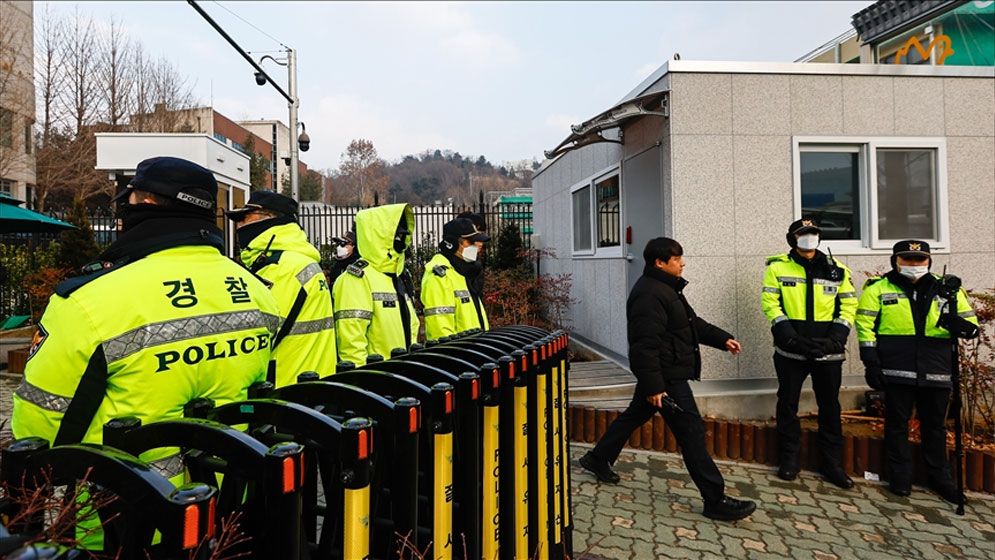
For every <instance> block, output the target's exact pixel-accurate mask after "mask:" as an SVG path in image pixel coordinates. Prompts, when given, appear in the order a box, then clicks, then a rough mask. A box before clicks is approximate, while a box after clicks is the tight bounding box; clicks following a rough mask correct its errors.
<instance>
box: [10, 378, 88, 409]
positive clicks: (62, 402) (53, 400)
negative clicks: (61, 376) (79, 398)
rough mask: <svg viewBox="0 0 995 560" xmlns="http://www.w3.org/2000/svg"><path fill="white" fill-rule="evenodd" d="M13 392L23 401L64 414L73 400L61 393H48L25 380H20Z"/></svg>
mask: <svg viewBox="0 0 995 560" xmlns="http://www.w3.org/2000/svg"><path fill="white" fill-rule="evenodd" d="M14 394H15V395H17V396H18V397H20V398H21V400H23V401H25V402H29V403H31V404H33V405H35V406H38V407H41V408H44V409H45V410H49V411H51V412H60V413H62V414H65V413H66V411H67V410H69V403H71V402H73V399H72V398H71V397H63V396H62V395H56V394H55V393H50V392H48V391H46V390H44V389H42V388H41V387H36V386H34V385H32V384H30V383H28V382H27V380H21V385H20V386H19V387H18V388H17V389H16V390H15V391H14Z"/></svg>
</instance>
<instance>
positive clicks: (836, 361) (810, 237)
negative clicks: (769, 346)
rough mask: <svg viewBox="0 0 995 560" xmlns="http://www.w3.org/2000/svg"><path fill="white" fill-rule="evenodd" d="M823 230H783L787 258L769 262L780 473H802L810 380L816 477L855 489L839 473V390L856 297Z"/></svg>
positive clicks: (802, 225) (767, 304) (803, 225)
mask: <svg viewBox="0 0 995 560" xmlns="http://www.w3.org/2000/svg"><path fill="white" fill-rule="evenodd" d="M820 234H821V231H820V230H819V227H818V226H817V225H816V223H815V222H814V221H813V220H810V219H802V220H797V221H795V222H794V223H792V224H791V226H790V227H789V228H788V233H787V236H786V238H787V241H788V245H790V246H791V251H790V252H788V253H785V254H781V255H775V256H772V257H769V258H768V259H767V269H766V271H765V272H764V280H763V296H762V301H763V312H764V315H766V317H767V320H768V321H770V324H771V332H772V333H773V335H774V369H775V370H776V372H777V382H778V389H777V414H776V418H777V436H778V448H779V450H780V466H779V468H778V471H777V474H778V476H779V477H781V478H782V479H784V480H794V479H795V478H796V477H797V476H798V471H799V468H800V461H799V453H800V451H801V426H800V424H799V422H798V401H799V398H800V396H801V390H802V383H803V382H804V381H805V378H806V377H808V376H809V374H811V375H812V389H813V390H814V392H815V399H816V402H817V404H818V406H819V436H818V445H819V450H820V452H821V454H822V466H821V472H822V474H823V476H824V477H825V478H826V480H828V481H829V482H832V483H833V484H835V485H837V486H839V487H840V488H844V489H846V488H851V487H853V481H852V480H851V479H850V478H849V477H848V476H847V475H846V471H845V470H843V466H842V450H843V430H842V426H841V423H840V403H839V391H840V384H841V383H842V376H843V371H842V369H843V368H842V364H843V360H844V359H845V350H846V339H847V336H848V335H849V334H850V328H851V327H852V325H853V321H854V314H855V311H856V308H857V293H856V291H855V290H854V288H853V283H852V282H851V280H850V270H849V269H848V268H847V267H846V266H844V265H843V264H842V263H840V262H839V261H837V260H836V259H834V258H832V257H830V256H827V255H826V254H824V253H822V252H821V251H819V250H818V246H819V242H820V239H819V238H820Z"/></svg>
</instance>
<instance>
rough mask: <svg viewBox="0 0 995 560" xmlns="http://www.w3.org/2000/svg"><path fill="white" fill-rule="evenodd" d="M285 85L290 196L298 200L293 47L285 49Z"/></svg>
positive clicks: (295, 56) (298, 103)
mask: <svg viewBox="0 0 995 560" xmlns="http://www.w3.org/2000/svg"><path fill="white" fill-rule="evenodd" d="M287 87H288V89H289V90H290V101H289V102H288V103H287V107H289V108H290V123H289V124H290V196H291V198H293V199H294V200H300V192H299V191H298V180H299V177H298V176H297V168H298V163H297V162H298V160H299V158H300V152H299V151H298V148H297V108H298V107H299V106H300V100H299V99H298V97H297V51H295V50H294V49H287Z"/></svg>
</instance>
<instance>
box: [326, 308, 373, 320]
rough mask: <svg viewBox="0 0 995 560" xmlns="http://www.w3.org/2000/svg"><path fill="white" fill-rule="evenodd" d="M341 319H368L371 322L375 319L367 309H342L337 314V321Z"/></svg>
mask: <svg viewBox="0 0 995 560" xmlns="http://www.w3.org/2000/svg"><path fill="white" fill-rule="evenodd" d="M339 319H366V320H367V321H370V320H372V319H373V312H372V311H367V310H365V309H340V310H339V311H336V312H335V320H336V321H338V320H339Z"/></svg>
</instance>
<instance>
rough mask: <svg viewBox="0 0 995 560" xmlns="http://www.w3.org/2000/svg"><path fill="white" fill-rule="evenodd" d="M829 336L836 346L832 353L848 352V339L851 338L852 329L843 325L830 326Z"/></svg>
mask: <svg viewBox="0 0 995 560" xmlns="http://www.w3.org/2000/svg"><path fill="white" fill-rule="evenodd" d="M828 336H829V340H831V341H833V343H834V345H835V348H834V350H833V352H832V353H833V354H842V353H843V352H845V351H846V339H847V337H848V336H850V327H848V326H846V325H844V324H842V323H833V324H832V325H830V326H829V333H828Z"/></svg>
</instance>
